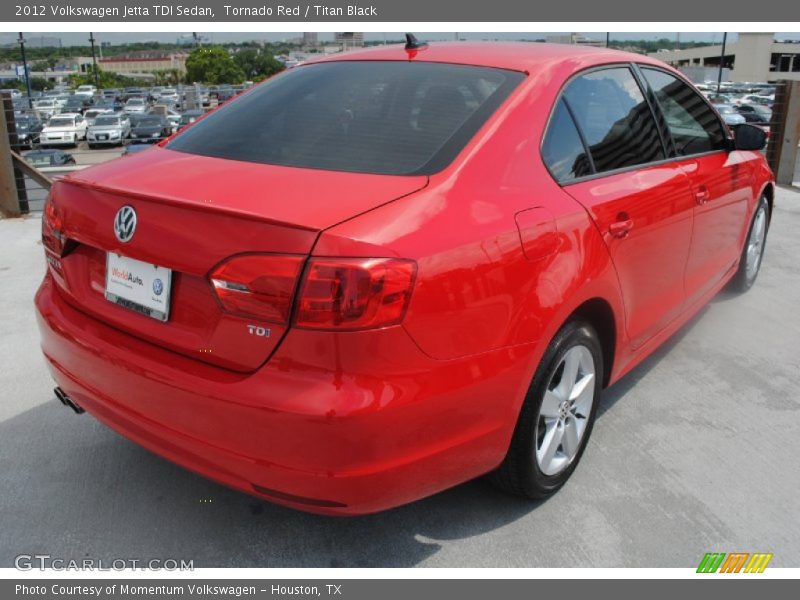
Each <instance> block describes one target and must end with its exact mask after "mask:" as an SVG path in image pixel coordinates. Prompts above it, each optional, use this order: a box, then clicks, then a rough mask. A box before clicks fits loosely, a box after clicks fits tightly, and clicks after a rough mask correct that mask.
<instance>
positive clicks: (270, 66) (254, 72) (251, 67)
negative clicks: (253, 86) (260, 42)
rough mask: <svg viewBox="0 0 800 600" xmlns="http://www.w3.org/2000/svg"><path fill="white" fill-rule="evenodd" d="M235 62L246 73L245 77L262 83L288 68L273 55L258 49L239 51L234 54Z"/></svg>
mask: <svg viewBox="0 0 800 600" xmlns="http://www.w3.org/2000/svg"><path fill="white" fill-rule="evenodd" d="M233 61H234V62H235V63H236V64H237V65H238V66H239V68H240V69H241V70H242V71H244V74H245V76H246V77H247V78H248V79H251V80H253V81H260V80H261V79H265V78H266V77H270V76H272V75H274V74H275V73H279V72H280V71H283V70H284V69H285V68H286V67H285V66H284V64H283V63H282V62H281V61H279V60H278V59H277V58H275V57H274V56H272V54H270V53H269V52H267V51H265V50H260V49H256V48H246V49H244V50H239V52H237V53H236V54H234V56H233Z"/></svg>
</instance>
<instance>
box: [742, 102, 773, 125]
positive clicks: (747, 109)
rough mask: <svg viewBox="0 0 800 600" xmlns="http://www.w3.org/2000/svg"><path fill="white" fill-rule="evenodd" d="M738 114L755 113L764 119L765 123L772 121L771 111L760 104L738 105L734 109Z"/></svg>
mask: <svg viewBox="0 0 800 600" xmlns="http://www.w3.org/2000/svg"><path fill="white" fill-rule="evenodd" d="M736 110H737V111H738V112H739V114H742V115H743V114H745V113H756V114H759V115H761V116H762V117H764V118H765V119H766V120H767V122H769V121H771V120H772V109H771V108H769V107H767V106H764V105H762V104H740V105H739V106H737V107H736Z"/></svg>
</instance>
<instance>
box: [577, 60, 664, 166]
mask: <svg viewBox="0 0 800 600" xmlns="http://www.w3.org/2000/svg"><path fill="white" fill-rule="evenodd" d="M563 97H564V99H565V100H566V102H567V104H568V105H569V108H570V109H571V111H572V114H573V115H574V117H575V120H576V121H577V124H578V127H579V128H580V130H581V132H582V133H583V137H584V139H585V140H586V144H587V146H588V147H589V152H590V153H591V156H592V161H593V162H594V167H595V171H596V172H598V173H602V172H605V171H612V170H614V169H621V168H624V167H630V166H635V165H641V164H646V163H649V162H653V161H657V160H663V159H664V158H666V157H665V154H664V149H663V146H662V143H661V136H660V135H659V132H658V128H657V126H656V122H655V120H654V119H653V115H652V112H651V110H650V106H649V105H648V103H647V101H646V100H645V98H644V95H643V94H642V91H641V89H640V88H639V85H638V84H637V83H636V79H635V78H634V77H633V73H631V71H630V69H629V68H627V67H613V68H608V69H602V70H599V71H591V72H589V73H586V74H584V75H579V76H578V77H576V78H575V79H574V80H572V82H570V84H569V85H568V86H567V88H566V89H565V90H564V95H563Z"/></svg>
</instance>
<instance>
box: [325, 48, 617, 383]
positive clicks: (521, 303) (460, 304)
mask: <svg viewBox="0 0 800 600" xmlns="http://www.w3.org/2000/svg"><path fill="white" fill-rule="evenodd" d="M574 68H575V65H571V64H567V65H561V66H560V67H559V69H560V70H561V71H563V73H561V74H559V73H556V74H554V73H553V72H550V71H545V72H542V73H540V74H538V75H531V76H529V77H528V78H527V80H526V81H525V82H523V83H522V84H521V86H520V88H519V89H518V90H517V91H516V92H515V93H514V94H513V95H512V96H511V97H510V98H509V100H508V101H507V102H506V104H505V105H504V106H503V107H501V108H500V109H499V110H498V112H497V113H496V114H495V115H494V117H493V118H492V119H491V120H490V121H489V122H487V123H486V124H485V126H484V127H483V128H482V130H481V131H479V132H478V134H477V135H476V136H475V138H474V139H473V140H472V142H471V143H470V144H469V145H468V146H467V147H466V148H465V149H464V151H463V152H462V153H461V155H460V156H459V157H458V158H457V159H456V160H455V161H454V162H453V164H451V165H450V166H449V167H448V168H447V169H445V170H444V171H442V172H440V173H438V174H435V175H433V176H431V181H430V184H429V186H428V188H426V189H425V190H422V191H420V192H417V193H415V194H412V195H411V196H408V197H406V198H402V199H399V200H397V201H395V202H393V203H391V204H388V205H386V206H382V207H380V208H378V209H376V210H373V211H370V212H368V213H366V214H363V215H361V216H359V217H357V218H355V219H351V220H349V221H347V222H345V223H342V224H340V225H338V226H336V227H333V228H331V229H329V230H327V231H325V232H323V234H322V235H321V237H320V239H319V240H318V242H317V244H316V246H315V248H314V251H313V254H314V255H319V256H326V255H330V256H337V255H338V256H380V255H386V256H397V257H404V258H411V259H414V260H416V261H417V264H418V272H417V280H416V285H415V289H414V293H413V295H412V299H411V302H410V305H409V309H408V313H407V315H406V319H405V321H404V327H405V329H406V330H407V331H408V333H409V334H410V335H411V337H412V338H413V339H414V340H415V342H416V343H417V344H418V345H419V347H420V348H421V350H422V351H423V352H425V353H426V354H427V355H429V356H430V357H432V358H435V359H439V360H448V359H454V358H458V357H464V356H469V355H476V354H480V353H483V352H487V351H490V350H493V349H497V348H501V347H509V346H515V345H520V344H537V345H539V346H541V348H542V349H543V348H544V347H545V346H546V345H547V343H549V340H550V339H551V338H552V336H553V335H554V334H555V332H556V331H557V330H558V328H559V327H560V326H561V325H562V324H563V323H564V321H565V320H566V319H567V318H568V317H569V315H570V314H571V313H572V312H573V311H574V310H575V308H577V307H578V306H580V304H582V303H583V302H584V301H585V300H588V299H591V298H593V297H601V298H603V299H605V300H606V301H607V302H609V304H610V305H611V306H612V309H613V310H614V311H615V312H616V313H617V314H622V311H621V310H620V306H621V304H620V300H619V290H618V285H617V280H616V276H615V274H614V271H613V268H612V267H611V264H610V260H609V257H608V253H607V251H606V249H605V246H604V244H603V241H602V239H601V237H600V236H599V234H598V233H597V230H596V228H594V226H593V225H592V223H591V220H590V218H589V216H588V215H587V213H586V212H585V210H584V209H583V208H582V207H581V206H580V205H579V204H578V203H577V202H575V201H574V200H573V199H572V198H571V197H569V196H568V195H567V194H566V193H565V192H564V191H563V190H562V189H561V188H560V187H559V186H558V185H557V184H556V183H555V182H554V181H553V179H552V178H551V176H550V175H549V173H548V172H547V170H546V169H545V167H544V165H543V164H542V161H541V158H540V156H539V144H540V140H541V133H542V131H543V130H544V128H545V125H546V122H547V119H548V116H549V113H550V107H551V106H552V102H553V99H554V98H555V96H556V94H557V92H558V89H559V87H560V82H561V81H563V80H564V79H566V77H568V75H569V73H571V72H572V71H573V69H574ZM535 207H542V208H543V209H544V210H545V211H547V212H549V213H550V214H552V220H553V224H554V225H555V235H556V243H555V245H554V246H555V250H554V251H553V252H552V253H550V254H549V255H546V256H540V257H526V256H525V254H524V252H523V249H522V244H521V240H520V232H519V229H518V228H517V223H516V221H515V216H516V215H518V214H519V213H520V212H522V211H526V210H528V209H531V208H535ZM531 258H532V260H531ZM621 335H622V333H621V330H620V331H618V336H617V339H622V338H621ZM534 355H535V356H536V357H537V358H536V361H538V358H539V356H540V355H541V352H536V353H534ZM534 367H535V364H533V365H531V370H532V369H533V368H534Z"/></svg>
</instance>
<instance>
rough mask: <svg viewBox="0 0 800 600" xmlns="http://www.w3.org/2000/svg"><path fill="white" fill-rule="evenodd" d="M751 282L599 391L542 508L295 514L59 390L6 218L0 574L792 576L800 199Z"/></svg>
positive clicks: (31, 281)
mask: <svg viewBox="0 0 800 600" xmlns="http://www.w3.org/2000/svg"><path fill="white" fill-rule="evenodd" d="M776 205H777V207H776V213H775V215H774V219H773V227H772V230H771V232H770V239H769V243H768V244H767V250H766V256H765V260H764V267H763V270H762V273H761V275H760V278H759V280H758V282H757V284H756V286H755V287H754V288H753V289H752V290H751V291H750V292H749V293H747V294H745V295H743V296H733V295H729V294H726V293H723V294H721V295H719V296H718V297H717V298H716V299H715V300H714V301H713V302H712V303H711V304H710V305H709V306H708V307H707V308H706V309H705V310H704V311H702V312H701V314H700V315H698V317H697V318H695V319H694V320H693V321H692V322H691V323H690V324H689V325H688V326H686V327H685V328H684V329H683V330H682V331H681V332H679V333H678V335H676V336H675V337H674V338H673V339H672V340H671V342H669V343H668V344H667V345H666V346H665V347H664V348H662V349H661V350H660V351H659V352H657V353H656V354H655V355H654V356H652V357H651V358H650V359H649V360H647V361H646V362H645V363H644V364H643V365H641V366H640V367H639V368H637V369H636V370H635V371H634V372H633V373H631V374H630V375H629V376H627V377H626V378H625V379H623V380H622V381H621V382H620V383H618V384H617V385H615V386H614V387H613V388H611V389H609V390H607V391H606V393H605V394H604V400H603V405H602V407H601V409H600V417H599V419H598V421H597V425H596V427H595V430H594V434H593V436H592V440H591V442H590V444H589V447H588V449H587V451H586V453H585V455H584V458H583V461H582V463H581V465H580V467H579V468H578V470H577V471H576V473H575V475H574V476H573V478H572V480H571V481H570V482H569V484H568V485H567V486H566V488H564V489H563V490H562V491H561V492H560V493H559V494H558V495H556V496H555V497H553V498H551V499H550V500H548V501H546V502H543V503H529V502H525V501H522V500H519V499H516V498H512V497H508V496H505V495H503V494H501V493H499V492H496V491H494V490H493V489H492V488H490V487H488V486H487V485H485V484H484V483H483V482H482V481H476V482H472V483H469V484H466V485H462V486H460V487H458V488H456V489H453V490H450V491H448V492H445V493H442V494H439V495H437V496H435V497H432V498H429V499H427V500H423V501H420V502H417V503H415V504H412V505H409V506H406V507H402V508H399V509H395V510H393V511H390V512H387V513H383V514H379V515H373V516H369V517H359V518H351V519H341V518H339V519H337V518H325V517H317V516H311V515H306V514H302V513H299V512H294V511H292V510H289V509H285V508H280V507H277V506H273V505H270V504H267V503H263V502H261V501H259V500H257V499H255V498H251V497H248V496H246V495H243V494H239V493H237V492H233V491H230V490H228V489H226V488H223V487H221V486H218V485H216V484H214V483H211V482H209V481H206V480H204V479H202V478H200V477H198V476H196V475H193V474H191V473H189V472H187V471H184V470H182V469H180V468H178V467H176V466H174V465H172V464H170V463H169V462H167V461H165V460H162V459H160V458H158V457H157V456H155V455H153V454H150V453H149V452H147V451H145V450H143V449H141V448H139V447H138V446H136V445H134V444H133V443H131V442H128V441H127V440H125V439H123V438H121V437H119V436H118V435H117V434H115V433H113V432H111V431H110V430H108V429H106V428H105V427H103V426H101V425H100V424H99V423H97V422H96V421H95V420H94V419H93V418H91V417H90V416H88V415H83V416H76V415H74V414H73V413H72V412H71V411H69V410H68V409H66V408H64V407H62V406H61V405H60V404H59V403H58V402H57V401H56V400H55V398H54V396H53V393H52V387H53V384H52V382H51V380H50V378H49V376H48V375H47V373H46V371H45V367H44V362H43V359H42V358H41V356H40V353H39V348H38V334H37V331H36V327H35V322H34V316H33V306H32V296H33V294H34V292H35V290H36V287H37V285H38V283H39V280H40V278H41V276H42V272H43V270H44V260H43V258H42V256H41V255H42V251H41V246H40V244H39V243H38V237H39V229H40V223H39V220H38V218H36V217H35V216H32V217H29V218H26V219H15V220H5V221H0V242H2V254H0V306H2V314H3V318H2V324H0V365H2V366H0V390H2V395H1V396H0V490H1V491H0V531H2V536H0V567H10V566H13V560H14V557H15V556H16V555H18V554H34V553H45V554H50V555H51V556H53V557H60V558H64V559H82V558H84V557H92V558H95V559H98V558H100V559H103V560H104V561H108V562H111V560H113V559H116V558H129V559H132V558H139V559H143V558H147V559H151V558H167V557H169V558H184V559H193V560H194V563H195V566H196V567H204V566H205V567H233V566H238V567H245V566H248V567H249V566H259V567H274V566H306V567H326V566H389V567H407V566H426V567H443V566H450V567H472V566H497V567H522V566H530V567H575V566H581V567H601V566H602V567H645V566H658V567H693V566H696V565H697V563H698V562H699V560H700V558H701V557H702V556H703V554H704V553H705V552H710V551H721V552H733V551H751V552H753V551H761V552H773V553H774V554H775V557H774V559H773V561H772V566H783V567H798V566H800V502H798V491H799V490H800V468H798V463H797V461H798V457H800V397H798V394H797V383H798V373H800V352H798V347H797V340H798V339H800V309H799V308H798V307H799V306H800V304H799V303H798V300H800V269H798V261H800V235H798V232H800V193H798V191H791V190H788V189H782V190H780V191H779V193H778V198H777V201H776Z"/></svg>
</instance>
